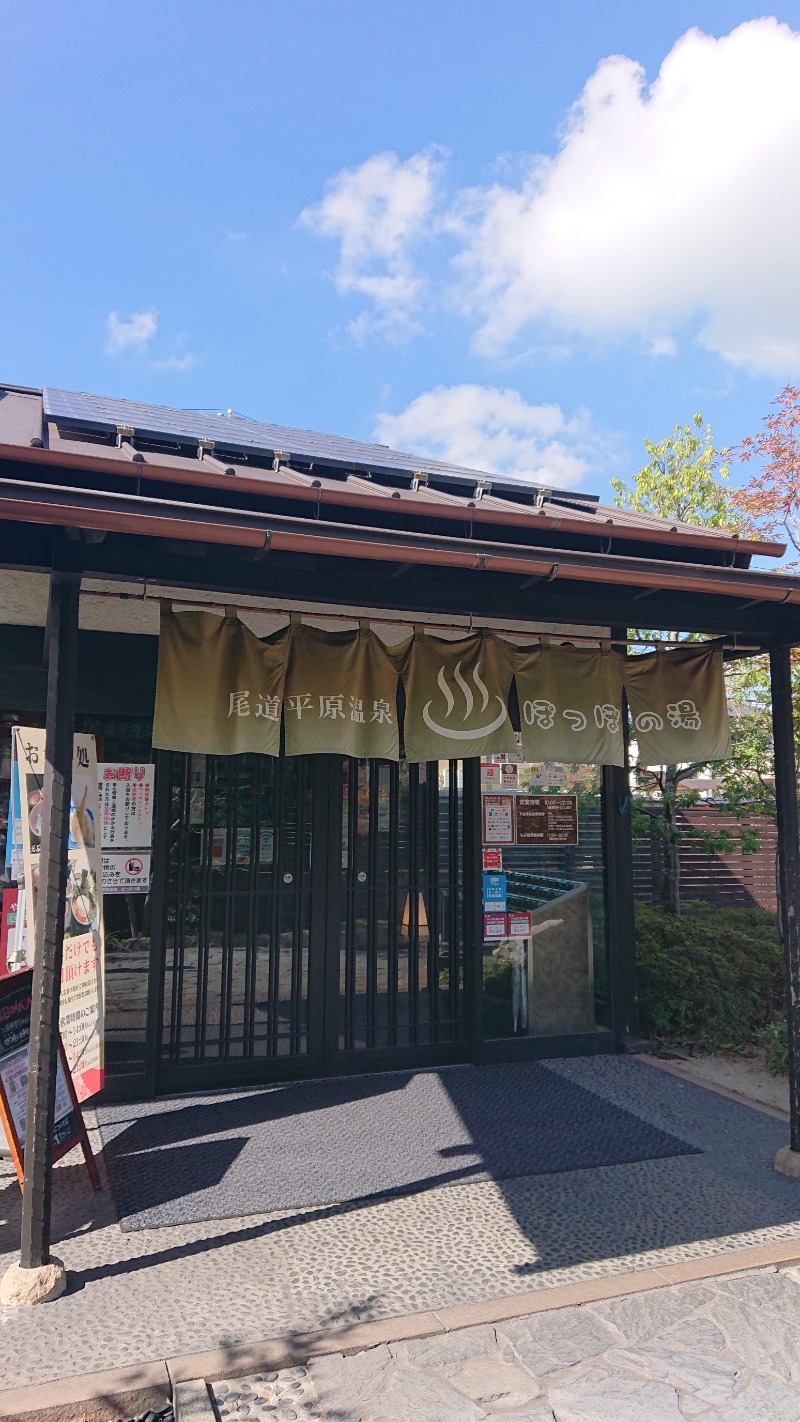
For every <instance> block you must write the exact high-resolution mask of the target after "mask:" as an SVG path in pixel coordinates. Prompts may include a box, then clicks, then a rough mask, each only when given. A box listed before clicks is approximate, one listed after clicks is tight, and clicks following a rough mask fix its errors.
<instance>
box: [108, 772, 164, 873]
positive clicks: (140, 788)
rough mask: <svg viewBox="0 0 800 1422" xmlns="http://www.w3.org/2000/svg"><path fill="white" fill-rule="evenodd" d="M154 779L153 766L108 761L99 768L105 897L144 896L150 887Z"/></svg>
mask: <svg viewBox="0 0 800 1422" xmlns="http://www.w3.org/2000/svg"><path fill="white" fill-rule="evenodd" d="M154 776H155V766H154V765H147V764H138V765H137V764H133V763H128V762H120V761H114V762H111V761H109V762H103V763H102V764H100V765H98V767H97V781H98V793H99V797H100V847H101V849H102V853H103V893H104V894H141V893H144V892H145V891H146V890H147V889H149V887H150V847H151V843H152V839H153V785H154Z"/></svg>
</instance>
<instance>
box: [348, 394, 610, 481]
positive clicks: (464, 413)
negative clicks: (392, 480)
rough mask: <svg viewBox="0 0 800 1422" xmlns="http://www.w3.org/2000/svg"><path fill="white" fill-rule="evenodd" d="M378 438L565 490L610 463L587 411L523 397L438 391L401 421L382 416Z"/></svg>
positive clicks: (409, 409)
mask: <svg viewBox="0 0 800 1422" xmlns="http://www.w3.org/2000/svg"><path fill="white" fill-rule="evenodd" d="M375 438H376V439H378V440H380V441H381V443H385V444H389V445H391V446H392V447H393V448H395V449H401V450H405V449H407V450H410V451H413V452H414V453H415V454H419V455H423V456H424V455H426V454H427V455H429V456H430V457H431V458H433V459H443V460H446V461H447V462H448V463H450V464H461V465H463V466H464V467H466V468H467V469H477V470H483V471H485V472H486V473H490V474H513V475H515V476H516V477H517V478H520V477H521V478H525V479H531V480H532V481H534V482H536V483H538V484H545V485H548V486H551V487H558V488H575V487H577V486H578V485H580V484H581V483H582V482H583V480H584V478H585V476H586V474H587V472H588V470H589V468H590V466H591V465H592V464H593V463H594V464H596V463H597V462H598V460H600V459H604V458H605V452H606V451H605V443H606V442H605V441H604V439H603V437H602V436H601V435H599V434H598V433H597V432H596V431H594V430H593V429H592V426H591V421H590V418H589V415H588V413H587V412H586V411H585V410H579V411H578V412H577V413H576V414H574V415H573V416H571V417H567V416H566V415H565V414H564V412H563V411H562V409H561V408H560V406H559V405H549V404H548V405H531V404H529V403H528V402H527V401H526V400H524V399H523V397H522V395H521V394H520V392H519V391H518V390H501V389H497V388H495V387H493V386H489V385H450V386H446V385H437V386H436V388H435V389H434V390H427V391H425V393H424V394H422V395H418V396H417V398H416V399H415V400H412V401H411V404H410V405H407V406H406V408H405V410H403V411H401V413H400V414H399V415H390V414H386V413H384V414H381V415H379V416H378V420H377V427H376V430H375Z"/></svg>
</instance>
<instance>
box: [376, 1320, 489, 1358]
mask: <svg viewBox="0 0 800 1422" xmlns="http://www.w3.org/2000/svg"><path fill="white" fill-rule="evenodd" d="M390 1346H391V1345H390ZM405 1349H406V1360H407V1361H408V1362H409V1363H410V1364H411V1365H412V1367H415V1368H441V1367H444V1365H445V1364H446V1363H461V1362H463V1361H464V1359H465V1358H473V1357H475V1356H476V1355H477V1354H479V1353H491V1352H496V1351H497V1337H496V1334H495V1330H494V1328H493V1327H491V1326H490V1325H489V1324H485V1325H483V1326H479V1327H477V1328H459V1329H458V1330H457V1331H456V1332H455V1333H444V1334H440V1335H439V1336H438V1337H436V1338H415V1339H414V1340H413V1341H412V1342H409V1343H407V1344H405ZM392 1352H394V1348H393V1347H392Z"/></svg>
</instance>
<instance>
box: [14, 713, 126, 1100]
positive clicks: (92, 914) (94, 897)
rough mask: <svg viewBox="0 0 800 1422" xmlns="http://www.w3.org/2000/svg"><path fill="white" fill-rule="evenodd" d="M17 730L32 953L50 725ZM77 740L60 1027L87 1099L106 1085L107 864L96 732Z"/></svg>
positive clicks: (80, 1096) (78, 1091)
mask: <svg viewBox="0 0 800 1422" xmlns="http://www.w3.org/2000/svg"><path fill="white" fill-rule="evenodd" d="M15 736H16V755H17V762H18V765H19V769H20V790H21V799H22V850H23V864H24V875H25V898H26V911H27V917H28V924H29V934H28V951H29V956H31V955H32V954H33V951H34V934H33V925H34V923H35V921H36V903H37V898H38V893H39V854H40V850H41V837H42V825H43V821H44V816H45V814H46V813H47V806H46V805H45V803H44V749H45V733H44V731H43V730H40V729H34V728H29V727H25V726H17V727H16V728H15ZM73 744H74V750H73V760H72V796H71V803H70V813H69V840H68V855H67V857H68V860H69V872H68V876H67V899H66V906H65V912H64V959H63V964H62V969H61V1012H60V1016H59V1028H60V1031H61V1036H62V1038H63V1042H64V1049H65V1051H66V1055H67V1062H68V1064H69V1069H70V1072H71V1073H72V1080H73V1083H74V1086H75V1095H76V1098H77V1100H78V1101H85V1100H86V1099H87V1097H89V1096H94V1095H95V1093H96V1092H98V1091H100V1090H101V1088H102V1085H103V1036H104V1002H103V966H104V964H103V900H102V866H101V859H100V843H99V838H100V836H99V820H100V812H99V804H98V794H97V754H96V750H95V740H94V736H84V735H76V737H75V740H74V743H73Z"/></svg>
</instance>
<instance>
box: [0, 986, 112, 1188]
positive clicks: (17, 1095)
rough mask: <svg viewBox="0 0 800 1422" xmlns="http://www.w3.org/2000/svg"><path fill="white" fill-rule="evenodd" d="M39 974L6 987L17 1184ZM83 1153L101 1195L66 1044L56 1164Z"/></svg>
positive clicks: (4, 1072)
mask: <svg viewBox="0 0 800 1422" xmlns="http://www.w3.org/2000/svg"><path fill="white" fill-rule="evenodd" d="M32 983H33V973H32V972H26V973H17V974H15V976H14V977H13V978H9V979H8V980H7V981H6V982H4V983H2V984H0V1119H2V1125H3V1128H4V1130H5V1134H6V1140H7V1141H8V1144H9V1147H10V1150H11V1155H12V1159H13V1161H14V1168H15V1170H16V1172H17V1179H18V1180H19V1183H20V1185H22V1183H23V1181H24V1178H25V1158H24V1152H25V1122H26V1117H27V1114H28V1076H29V1069H28V1063H29V1053H30V1037H31V988H32ZM76 1145H80V1146H81V1147H82V1149H83V1155H84V1159H85V1161H86V1168H87V1170H88V1172H89V1179H90V1180H91V1182H92V1186H93V1187H94V1189H95V1190H99V1189H100V1179H99V1177H98V1174H97V1169H96V1167H95V1163H94V1157H93V1156H92V1151H91V1147H90V1145H89V1140H88V1137H87V1135H86V1127H85V1125H84V1123H83V1117H82V1115H81V1110H80V1107H79V1105H78V1102H77V1098H76V1094H75V1088H74V1083H73V1082H72V1081H71V1080H70V1078H69V1075H68V1073H67V1072H66V1070H65V1055H64V1047H63V1043H62V1042H61V1041H60V1040H59V1043H58V1055H57V1057H56V1105H55V1120H54V1122H53V1159H54V1160H60V1159H61V1157H62V1155H66V1154H67V1152H68V1151H70V1150H72V1148H73V1146H76Z"/></svg>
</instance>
